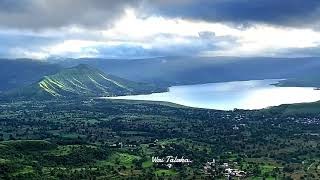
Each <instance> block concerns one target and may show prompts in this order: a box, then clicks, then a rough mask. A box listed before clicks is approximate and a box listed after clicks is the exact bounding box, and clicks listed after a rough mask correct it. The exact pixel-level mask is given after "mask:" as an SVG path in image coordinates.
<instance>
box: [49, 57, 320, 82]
mask: <svg viewBox="0 0 320 180" xmlns="http://www.w3.org/2000/svg"><path fill="white" fill-rule="evenodd" d="M52 62H57V61H52ZM79 63H84V64H88V65H92V66H95V67H97V68H99V69H100V70H101V71H103V72H106V73H110V74H113V75H116V76H119V77H122V78H125V79H129V80H132V81H137V82H146V83H154V84H161V85H166V86H171V85H182V84H183V85H185V84H202V83H214V82H225V81H240V80H259V79H288V78H295V77H302V76H307V75H310V74H313V73H317V72H318V71H319V69H320V58H317V57H315V58H270V57H157V58H149V59H96V58H85V59H65V60H60V62H59V64H61V65H62V66H65V67H70V66H74V65H77V64H79ZM142 72H143V73H142Z"/></svg>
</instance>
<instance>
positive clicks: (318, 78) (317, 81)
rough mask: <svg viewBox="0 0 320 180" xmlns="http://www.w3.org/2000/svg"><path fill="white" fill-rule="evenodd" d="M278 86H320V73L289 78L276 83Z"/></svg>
mask: <svg viewBox="0 0 320 180" xmlns="http://www.w3.org/2000/svg"><path fill="white" fill-rule="evenodd" d="M276 85H277V86H282V87H292V86H294V87H317V88H319V87H320V73H319V75H312V76H305V77H297V78H289V79H286V80H283V81H280V82H279V83H277V84H276Z"/></svg>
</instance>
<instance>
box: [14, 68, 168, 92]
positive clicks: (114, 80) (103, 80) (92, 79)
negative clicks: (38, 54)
mask: <svg viewBox="0 0 320 180" xmlns="http://www.w3.org/2000/svg"><path fill="white" fill-rule="evenodd" d="M162 91H166V88H159V87H156V86H154V85H150V84H145V83H136V82H132V81H128V80H125V79H122V78H119V77H115V76H112V75H106V74H104V73H103V72H101V71H99V70H97V69H95V68H92V67H90V66H88V65H82V64H81V65H78V66H76V67H72V68H68V69H64V70H62V71H60V72H58V73H56V74H54V75H50V76H45V77H44V78H43V79H42V80H41V81H39V82H38V83H35V84H33V85H31V86H28V87H26V88H22V89H20V90H17V91H15V92H10V93H9V94H10V95H11V96H12V95H13V96H18V97H42V98H43V97H74V96H86V97H99V96H120V95H132V94H146V93H153V92H162Z"/></svg>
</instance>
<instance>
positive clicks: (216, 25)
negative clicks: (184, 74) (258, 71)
mask: <svg viewBox="0 0 320 180" xmlns="http://www.w3.org/2000/svg"><path fill="white" fill-rule="evenodd" d="M319 27H320V1H318V0H305V1H301V0H281V1H279V0H250V1H249V0H90V1H88V0H20V1H12V0H0V41H1V44H0V57H2V58H35V59H47V58H53V57H72V58H80V57H99V58H145V57H157V56H197V55H199V56H275V57H277V56H286V57H297V56H299V57H300V56H319V47H320V28H319Z"/></svg>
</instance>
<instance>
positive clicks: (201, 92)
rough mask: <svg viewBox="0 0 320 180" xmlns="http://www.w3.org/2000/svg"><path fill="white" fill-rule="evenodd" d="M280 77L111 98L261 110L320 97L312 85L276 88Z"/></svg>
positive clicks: (200, 85)
mask: <svg viewBox="0 0 320 180" xmlns="http://www.w3.org/2000/svg"><path fill="white" fill-rule="evenodd" d="M278 81H279V80H273V79H271V80H270V79H268V80H251V81H233V82H223V83H209V84H198V85H185V86H172V87H170V88H169V92H164V93H154V94H149V95H135V96H118V97H111V99H128V100H151V101H167V102H172V103H177V104H181V105H185V106H190V107H199V108H208V109H220V110H233V109H235V108H237V109H261V108H266V107H270V106H277V105H281V104H292V103H302V102H314V101H318V100H320V91H319V90H314V88H313V87H276V86H273V85H271V84H273V83H276V82H278Z"/></svg>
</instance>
